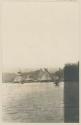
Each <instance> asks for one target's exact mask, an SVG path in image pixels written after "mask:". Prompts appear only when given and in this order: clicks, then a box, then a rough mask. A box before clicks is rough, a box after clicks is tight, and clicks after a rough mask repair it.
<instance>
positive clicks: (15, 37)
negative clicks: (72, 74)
mask: <svg viewBox="0 0 81 125" xmlns="http://www.w3.org/2000/svg"><path fill="white" fill-rule="evenodd" d="M2 43H3V69H4V70H5V71H8V70H12V69H16V68H17V69H18V68H21V69H22V68H37V67H56V66H60V67H63V65H64V64H65V63H68V62H77V61H78V51H79V50H78V49H79V47H78V4H77V3H76V2H68V3H67V2H66V3H62V2H61V3H60V2H59V3H55V2H54V3H36V2H35V3H32V2H30V3H27V2H13V3H12V2H11V3H10V2H8V3H6V2H5V3H4V4H3V8H2Z"/></svg>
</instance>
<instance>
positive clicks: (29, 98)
mask: <svg viewBox="0 0 81 125" xmlns="http://www.w3.org/2000/svg"><path fill="white" fill-rule="evenodd" d="M63 89H64V87H63V83H61V84H60V86H58V87H57V86H55V85H54V84H53V83H25V84H10V83H9V84H8V83H7V84H6V83H5V84H3V95H2V96H3V99H2V101H3V106H2V107H3V111H2V112H3V121H4V122H30V123H31V122H34V123H37V122H38V123H42V122H43V123H48V122H49V123H53V122H64V101H63V95H64V94H63V91H64V90H63Z"/></svg>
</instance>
